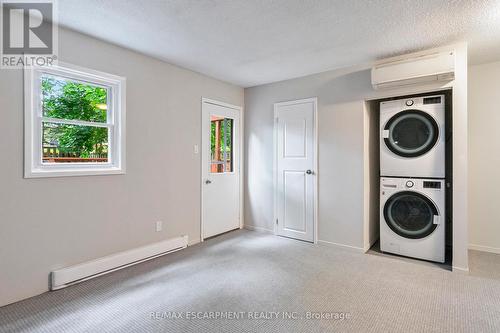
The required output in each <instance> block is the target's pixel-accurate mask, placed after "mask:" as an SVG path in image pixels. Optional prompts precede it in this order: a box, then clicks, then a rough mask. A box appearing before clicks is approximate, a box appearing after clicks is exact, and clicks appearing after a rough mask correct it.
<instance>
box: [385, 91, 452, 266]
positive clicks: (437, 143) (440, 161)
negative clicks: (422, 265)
mask: <svg viewBox="0 0 500 333" xmlns="http://www.w3.org/2000/svg"><path fill="white" fill-rule="evenodd" d="M445 145H446V132H445V96H444V95H436V96H424V97H415V98H406V99H400V100H392V101H387V102H382V103H380V175H381V180H380V249H381V251H382V252H387V253H394V254H398V255H403V256H407V257H413V258H419V259H424V260H430V261H436V262H444V261H445V224H446V223H445V222H446V219H445V203H446V200H445V193H446V186H445V170H446V165H445Z"/></svg>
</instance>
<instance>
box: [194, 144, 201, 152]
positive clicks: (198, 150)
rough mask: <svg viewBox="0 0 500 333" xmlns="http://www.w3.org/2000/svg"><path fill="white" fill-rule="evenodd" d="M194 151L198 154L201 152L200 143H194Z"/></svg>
mask: <svg viewBox="0 0 500 333" xmlns="http://www.w3.org/2000/svg"><path fill="white" fill-rule="evenodd" d="M193 152H194V153H195V154H198V153H199V152H200V149H199V148H198V145H194V146H193Z"/></svg>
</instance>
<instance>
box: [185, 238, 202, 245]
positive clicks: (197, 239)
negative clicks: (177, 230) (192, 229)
mask: <svg viewBox="0 0 500 333" xmlns="http://www.w3.org/2000/svg"><path fill="white" fill-rule="evenodd" d="M198 243H201V241H200V239H199V238H196V239H191V240H189V243H188V246H193V245H196V244H198Z"/></svg>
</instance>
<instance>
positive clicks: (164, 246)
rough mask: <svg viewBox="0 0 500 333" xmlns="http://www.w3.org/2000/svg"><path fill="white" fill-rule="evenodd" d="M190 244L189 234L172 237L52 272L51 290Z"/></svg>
mask: <svg viewBox="0 0 500 333" xmlns="http://www.w3.org/2000/svg"><path fill="white" fill-rule="evenodd" d="M187 246H188V236H181V237H176V238H171V239H168V240H165V241H161V242H158V243H153V244H150V245H146V246H142V247H139V248H136V249H132V250H128V251H124V252H120V253H115V254H112V255H109V256H106V257H102V258H99V259H95V260H91V261H87V262H84V263H81V264H78V265H74V266H70V267H66V268H61V269H58V270H55V271H53V272H51V274H50V278H51V283H50V290H57V289H61V288H65V287H68V286H71V285H73V284H76V283H79V282H83V281H86V280H89V279H92V278H95V277H98V276H101V275H104V274H107V273H111V272H114V271H117V270H119V269H122V268H125V267H128V266H132V265H135V264H138V263H141V262H144V261H147V260H150V259H154V258H157V257H160V256H163V255H165V254H168V253H172V252H174V251H178V250H181V249H184V248H186V247H187Z"/></svg>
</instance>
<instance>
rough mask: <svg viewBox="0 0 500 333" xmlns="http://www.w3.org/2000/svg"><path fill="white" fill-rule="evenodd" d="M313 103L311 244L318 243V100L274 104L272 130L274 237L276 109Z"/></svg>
mask: <svg viewBox="0 0 500 333" xmlns="http://www.w3.org/2000/svg"><path fill="white" fill-rule="evenodd" d="M309 102H313V105H314V111H313V114H314V122H313V126H314V135H313V139H314V142H313V147H314V158H313V160H314V170H313V171H314V176H315V177H314V180H313V184H314V190H313V193H314V198H313V200H314V223H313V225H314V233H313V234H314V240H313V243H314V244H317V243H318V177H319V170H318V98H317V97H311V98H305V99H298V100H294V101H286V102H280V103H274V129H273V192H274V198H273V199H274V214H273V225H274V227H273V232H274V234H275V235H277V234H278V228H277V224H276V221H277V219H278V186H277V184H278V107H279V106H286V105H294V104H303V103H309Z"/></svg>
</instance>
